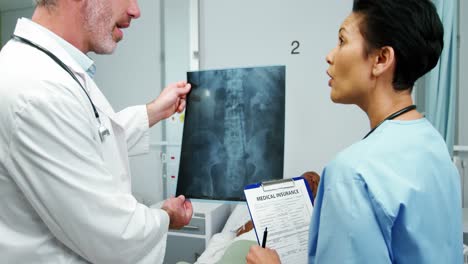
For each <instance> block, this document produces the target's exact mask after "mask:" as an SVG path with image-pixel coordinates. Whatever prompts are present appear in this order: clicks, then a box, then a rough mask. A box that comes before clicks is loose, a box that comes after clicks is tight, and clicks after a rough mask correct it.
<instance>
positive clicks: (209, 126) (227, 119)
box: [176, 66, 286, 201]
mask: <svg viewBox="0 0 468 264" xmlns="http://www.w3.org/2000/svg"><path fill="white" fill-rule="evenodd" d="M285 70H286V69H285V66H270V67H254V68H236V69H223V70H209V71H197V72H189V73H188V74H187V80H188V82H189V83H191V85H192V91H191V92H190V94H189V95H188V99H187V108H186V116H185V124H184V131H183V138H182V150H181V158H180V167H179V175H178V182H177V190H176V194H177V195H179V194H183V195H186V196H187V197H189V198H199V199H215V200H231V201H232V200H235V201H244V200H245V197H244V192H243V190H244V186H246V185H248V184H251V183H256V182H261V181H267V180H275V179H281V178H283V159H284V118H285Z"/></svg>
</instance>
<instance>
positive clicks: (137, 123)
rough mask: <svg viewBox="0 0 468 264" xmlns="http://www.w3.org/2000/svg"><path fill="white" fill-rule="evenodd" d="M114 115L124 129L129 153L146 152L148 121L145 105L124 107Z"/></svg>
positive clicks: (132, 154) (147, 147)
mask: <svg viewBox="0 0 468 264" xmlns="http://www.w3.org/2000/svg"><path fill="white" fill-rule="evenodd" d="M116 116H117V120H118V122H119V124H120V125H122V126H123V127H124V129H125V137H126V139H127V146H128V153H129V155H130V156H134V155H139V154H145V153H148V151H149V123H148V112H147V110H146V105H138V106H132V107H128V108H125V109H123V110H122V111H120V112H118V113H117V114H116Z"/></svg>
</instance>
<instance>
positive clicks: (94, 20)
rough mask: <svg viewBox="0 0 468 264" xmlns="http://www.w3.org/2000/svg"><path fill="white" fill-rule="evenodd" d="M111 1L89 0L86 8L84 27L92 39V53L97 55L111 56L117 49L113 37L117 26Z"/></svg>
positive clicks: (90, 40)
mask: <svg viewBox="0 0 468 264" xmlns="http://www.w3.org/2000/svg"><path fill="white" fill-rule="evenodd" d="M109 1H113V0H87V2H86V6H85V13H84V27H85V30H86V31H87V32H88V36H89V38H90V39H89V42H90V51H94V52H95V53H96V54H110V53H112V52H114V50H115V48H116V47H117V42H115V41H114V39H113V37H112V31H113V29H114V27H115V25H114V24H113V23H112V6H111V4H110V2H109Z"/></svg>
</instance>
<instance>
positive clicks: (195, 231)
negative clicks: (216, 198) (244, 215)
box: [164, 202, 231, 264]
mask: <svg viewBox="0 0 468 264" xmlns="http://www.w3.org/2000/svg"><path fill="white" fill-rule="evenodd" d="M192 204H193V211H194V215H193V217H192V220H191V221H190V223H189V224H188V225H187V226H185V227H184V228H182V229H180V230H169V233H168V235H167V247H166V255H165V258H164V263H165V264H175V263H177V262H178V261H186V262H189V263H194V262H195V261H196V260H197V258H198V257H199V256H200V255H201V254H202V253H203V251H204V250H205V248H206V246H207V245H208V241H209V240H210V238H211V237H212V236H213V235H214V234H216V233H218V232H220V231H221V230H222V229H223V227H224V224H225V223H226V220H227V219H228V217H229V215H230V213H231V207H230V205H229V204H223V203H208V202H206V203H205V202H192Z"/></svg>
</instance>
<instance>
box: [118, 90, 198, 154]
mask: <svg viewBox="0 0 468 264" xmlns="http://www.w3.org/2000/svg"><path fill="white" fill-rule="evenodd" d="M190 88H191V87H190V84H187V82H185V81H181V82H177V83H173V84H169V85H168V86H167V87H166V88H165V89H164V90H163V91H162V92H161V93H160V94H159V96H158V98H156V99H155V100H153V101H151V102H150V103H148V104H146V105H140V106H132V107H128V108H125V109H123V110H122V111H120V112H118V113H117V118H118V120H119V123H120V124H121V125H122V126H123V127H124V128H125V134H126V138H127V146H128V152H129V155H130V156H132V155H138V154H143V153H147V152H148V149H149V130H148V128H150V127H152V126H154V125H155V124H156V123H158V122H159V121H161V120H163V119H166V118H168V117H170V116H172V115H173V114H174V113H176V112H177V113H181V112H182V111H184V109H185V105H186V101H185V100H186V98H187V93H188V92H189V91H190Z"/></svg>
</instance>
